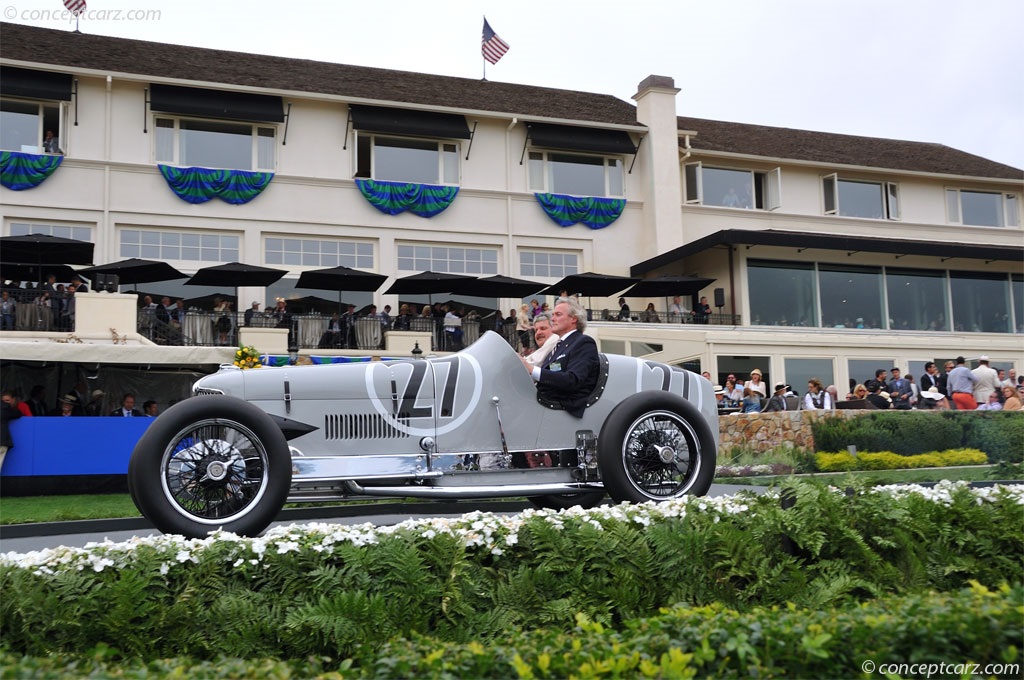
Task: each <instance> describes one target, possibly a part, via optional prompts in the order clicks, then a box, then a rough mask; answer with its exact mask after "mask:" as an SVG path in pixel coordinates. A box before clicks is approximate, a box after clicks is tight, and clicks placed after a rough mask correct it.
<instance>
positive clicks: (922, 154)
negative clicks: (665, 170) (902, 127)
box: [677, 116, 1024, 181]
mask: <svg viewBox="0 0 1024 680" xmlns="http://www.w3.org/2000/svg"><path fill="white" fill-rule="evenodd" d="M677 122H678V127H679V129H680V130H692V131H695V132H696V133H697V135H696V136H695V137H691V138H690V146H691V148H692V149H693V150H694V151H720V152H727V153H737V154H743V155H745V156H762V157H767V158H779V159H792V160H800V161H812V162H818V163H829V164H834V165H858V166H864V167H871V168H883V169H889V170H909V171H911V172H927V173H938V174H942V175H967V176H972V177H989V178H995V179H1011V180H1018V181H1019V180H1024V170H1019V169H1017V168H1014V167H1011V166H1009V165H1003V164H1002V163H997V162H995V161H990V160H988V159H987V158H982V157H981V156H975V155H974V154H970V153H967V152H965V151H959V150H957V149H953V148H950V147H948V146H944V145H942V144H933V143H928V142H908V141H905V140H901V139H882V138H878V137H859V136H856V135H840V134H836V133H832V132H814V131H812V130H794V129H791V128H780V127H770V126H768V125H748V124H746V123H729V122H725V121H720V120H707V119H704V118H686V117H683V116H680V117H679V118H678V121H677ZM684 144H685V140H680V145H684Z"/></svg>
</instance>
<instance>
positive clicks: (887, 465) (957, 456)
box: [814, 449, 988, 472]
mask: <svg viewBox="0 0 1024 680" xmlns="http://www.w3.org/2000/svg"><path fill="white" fill-rule="evenodd" d="M814 459H815V461H816V462H817V464H818V469H819V470H820V471H821V472H846V471H850V470H906V469H911V468H924V467H946V466H955V465H984V464H985V463H987V462H988V456H986V455H985V454H984V453H983V452H982V451H979V450H977V449H950V450H948V451H936V452H934V453H922V454H920V455H916V456H901V455H899V454H896V453H893V452H892V451H879V452H876V453H865V452H858V453H857V455H856V456H851V455H850V454H849V453H847V452H845V451H841V452H839V453H823V452H822V453H816V454H814Z"/></svg>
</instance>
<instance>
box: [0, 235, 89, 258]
mask: <svg viewBox="0 0 1024 680" xmlns="http://www.w3.org/2000/svg"><path fill="white" fill-rule="evenodd" d="M92 251H93V244H92V243H89V242H88V241H79V240H77V239H73V238H62V237H60V236H49V235H48V234H22V235H20V236H4V237H2V238H0V259H2V260H3V261H4V262H21V263H23V264H92Z"/></svg>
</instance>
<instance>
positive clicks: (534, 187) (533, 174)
mask: <svg viewBox="0 0 1024 680" xmlns="http://www.w3.org/2000/svg"><path fill="white" fill-rule="evenodd" d="M529 170H530V191H544V187H545V185H544V154H542V153H538V152H536V151H531V152H530V168H529Z"/></svg>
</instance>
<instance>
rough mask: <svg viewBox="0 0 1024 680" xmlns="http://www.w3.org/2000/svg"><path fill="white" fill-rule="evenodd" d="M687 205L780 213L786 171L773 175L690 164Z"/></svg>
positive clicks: (686, 169) (685, 184) (687, 171)
mask: <svg viewBox="0 0 1024 680" xmlns="http://www.w3.org/2000/svg"><path fill="white" fill-rule="evenodd" d="M683 176H684V189H685V191H686V199H685V200H686V202H687V203H696V204H702V205H716V206H720V207H723V208H743V209H746V210H755V209H756V210H776V209H778V207H779V206H780V205H781V204H782V169H781V168H775V169H774V170H772V171H770V172H755V171H752V170H731V169H728V168H709V167H706V166H704V165H703V164H702V163H687V164H686V166H685V168H684V172H683Z"/></svg>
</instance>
